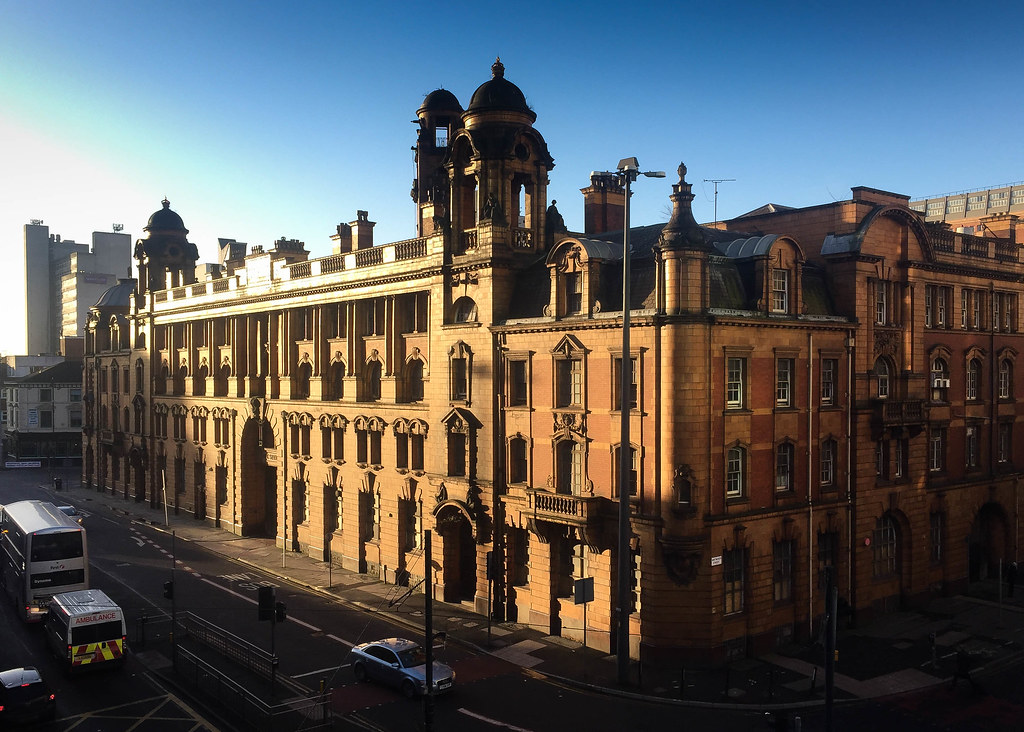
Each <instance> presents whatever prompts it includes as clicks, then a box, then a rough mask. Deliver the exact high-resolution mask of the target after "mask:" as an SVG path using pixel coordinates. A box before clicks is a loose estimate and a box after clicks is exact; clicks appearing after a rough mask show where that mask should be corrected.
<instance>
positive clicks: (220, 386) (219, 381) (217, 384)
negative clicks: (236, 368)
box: [213, 364, 231, 397]
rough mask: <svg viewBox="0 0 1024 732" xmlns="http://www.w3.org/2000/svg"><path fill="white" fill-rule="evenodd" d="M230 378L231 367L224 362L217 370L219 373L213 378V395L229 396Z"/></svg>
mask: <svg viewBox="0 0 1024 732" xmlns="http://www.w3.org/2000/svg"><path fill="white" fill-rule="evenodd" d="M230 379H231V367H230V366H228V365H227V364H224V365H223V366H221V367H220V368H219V369H218V370H217V375H216V376H215V377H214V379H213V395H214V396H219V397H223V396H227V395H228V382H229V381H230Z"/></svg>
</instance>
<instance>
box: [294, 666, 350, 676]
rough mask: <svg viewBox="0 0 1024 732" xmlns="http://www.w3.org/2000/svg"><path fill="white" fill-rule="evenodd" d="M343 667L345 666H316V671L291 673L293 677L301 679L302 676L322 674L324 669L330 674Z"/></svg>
mask: <svg viewBox="0 0 1024 732" xmlns="http://www.w3.org/2000/svg"><path fill="white" fill-rule="evenodd" d="M343 668H345V666H328V667H327V668H318V669H317V670H316V671H307V672H306V673H304V674H291V677H292V678H293V679H301V678H302V677H303V676H312V675H313V674H322V673H324V672H325V671H326V672H330V673H332V674H334V673H337V672H338V671H339V670H341V669H343Z"/></svg>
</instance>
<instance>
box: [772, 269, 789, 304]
mask: <svg viewBox="0 0 1024 732" xmlns="http://www.w3.org/2000/svg"><path fill="white" fill-rule="evenodd" d="M772 312H773V313H788V312H789V272H788V271H787V270H784V269H773V270H772Z"/></svg>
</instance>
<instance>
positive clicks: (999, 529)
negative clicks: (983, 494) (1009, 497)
mask: <svg viewBox="0 0 1024 732" xmlns="http://www.w3.org/2000/svg"><path fill="white" fill-rule="evenodd" d="M1011 536H1012V534H1011V532H1010V523H1009V520H1008V518H1007V516H1006V510H1005V509H1004V508H1003V507H1002V506H1000V505H999V504H998V503H986V504H984V505H983V506H982V507H981V508H979V509H978V513H977V514H975V517H974V522H973V523H972V524H971V534H970V537H969V538H968V548H967V563H968V571H969V579H970V581H971V582H977V581H979V580H984V579H988V578H990V577H998V576H999V560H1000V559H1002V560H1003V561H1004V562H1005V561H1007V559H1008V557H1012V556H1013V542H1012V541H1011Z"/></svg>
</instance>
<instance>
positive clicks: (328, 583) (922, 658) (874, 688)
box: [43, 481, 1024, 709]
mask: <svg viewBox="0 0 1024 732" xmlns="http://www.w3.org/2000/svg"><path fill="white" fill-rule="evenodd" d="M75 483H76V484H77V481H75ZM65 485H66V486H67V483H65ZM43 487H44V488H47V489H48V490H50V491H51V493H52V494H53V500H54V501H55V502H56V503H58V504H64V503H71V504H74V505H76V506H78V507H79V508H80V510H83V511H85V512H86V513H102V512H104V511H114V512H117V513H120V514H122V515H127V516H129V517H131V518H132V519H133V520H136V521H139V522H142V523H145V524H149V525H150V526H152V527H155V528H157V529H159V530H163V531H170V530H173V531H174V532H175V535H176V537H177V538H178V539H183V540H186V541H191V542H196V543H198V544H202V545H203V546H204V547H205V548H207V549H210V550H211V551H214V552H217V553H219V554H221V555H223V556H226V557H230V558H232V559H235V560H237V561H239V562H243V563H246V564H250V565H252V566H254V567H258V568H259V569H261V570H263V571H265V572H268V573H270V574H273V575H276V576H279V577H282V578H284V579H287V580H289V581H291V582H294V583H297V584H299V585H303V586H305V587H308V588H310V589H312V590H315V591H317V592H321V593H325V594H330V595H332V596H334V597H336V598H337V599H338V600H340V601H342V602H345V603H349V604H352V605H356V606H359V607H362V608H365V609H366V610H368V611H371V612H375V613H378V614H382V615H386V616H389V617H390V618H392V619H394V620H396V621H398V622H400V623H403V624H406V625H407V626H409V627H410V629H415V628H417V627H418V628H420V629H422V627H423V618H424V614H423V609H424V599H425V597H424V595H423V594H422V593H421V592H417V593H414V594H408V588H405V587H399V586H395V585H388V584H385V583H383V582H380V581H377V580H374V579H371V578H369V577H367V576H366V575H360V574H356V573H353V572H350V571H347V570H343V569H341V568H339V567H331V566H329V565H328V564H327V563H325V562H320V561H317V560H315V559H311V558H310V557H308V556H306V555H303V554H297V553H294V552H289V553H287V554H286V555H284V556H282V555H283V553H282V551H281V549H280V548H279V547H276V546H275V545H274V542H273V541H272V540H270V539H261V538H242V537H238V536H235V535H233V534H230V533H228V532H225V531H222V530H220V529H216V528H213V527H211V526H208V525H207V524H206V523H204V522H202V521H198V520H196V519H194V518H193V517H192V516H191V514H186V513H185V512H182V513H180V514H179V515H175V514H174V512H173V510H171V511H170V512H169V519H170V527H169V528H168V527H165V526H164V512H163V508H159V509H153V508H150V507H149V505H148V503H136V502H134V501H132V500H125V499H124V498H123V497H122V496H112V495H110V494H109V493H100V492H96V491H88V490H83V489H80V488H73V487H72V488H70V489H69V488H65V490H63V491H60V492H54V491H53V490H52V487H51V486H43ZM87 523H88V520H87ZM1004 591H1005V589H1004ZM971 592H972V596H970V597H968V596H963V595H961V596H956V597H947V598H939V599H936V600H933V601H932V602H931V603H929V604H928V606H927V607H926V608H924V609H922V610H917V611H902V612H897V613H892V614H890V615H886V616H884V617H882V618H880V619H879V620H877V621H876V622H873V623H871V624H870V625H867V626H865V627H862V628H857V629H855V630H847V631H841V632H840V634H839V637H838V640H837V648H838V652H839V662H838V664H837V665H836V668H835V698H836V700H837V701H842V700H844V699H857V698H861V699H863V698H873V697H880V696H888V695H891V694H899V693H902V692H908V691H914V690H917V689H922V688H926V687H929V686H934V685H937V684H941V683H949V680H950V677H951V676H952V674H953V671H954V670H955V653H956V649H957V648H958V647H963V648H964V649H965V650H966V651H967V652H968V653H969V654H970V655H971V658H972V660H973V663H974V668H973V673H975V674H982V675H983V674H985V673H991V672H994V671H995V670H997V669H998V668H1000V667H1001V666H1005V665H1007V664H1009V663H1011V662H1013V661H1014V660H1016V659H1017V658H1019V657H1020V656H1021V655H1022V653H1024V652H1022V648H1024V588H1018V590H1017V592H1016V596H1015V597H1014V598H1006V597H1003V598H1002V599H1001V601H1000V598H999V585H998V583H997V582H995V581H994V580H992V581H989V582H988V583H976V584H974V585H972V586H971ZM433 623H434V630H435V631H445V632H447V634H448V640H449V641H453V642H457V643H463V644H467V645H470V646H473V647H475V648H477V649H479V650H481V651H484V652H487V653H490V654H492V655H493V656H496V657H498V658H502V659H505V660H507V661H509V662H511V663H514V664H516V665H519V666H521V667H523V668H527V669H530V670H531V671H532V672H536V673H541V674H544V675H546V676H550V677H555V678H559V679H562V680H564V681H566V682H568V683H572V684H576V685H586V686H590V687H595V688H600V689H604V690H606V691H608V692H609V693H616V694H623V695H641V696H644V697H654V698H661V699H664V700H665V701H666V702H669V701H670V700H671V703H676V704H686V705H691V706H715V707H726V706H727V707H743V708H751V707H765V708H769V707H776V706H781V707H786V708H790V709H797V708H801V707H805V706H815V705H819V704H821V703H822V700H823V698H824V689H823V686H824V678H825V674H824V668H823V666H822V664H823V649H822V648H821V646H817V647H794V648H792V649H789V650H787V651H786V652H785V653H774V654H770V655H768V656H764V657H762V658H757V659H743V660H740V661H736V662H733V663H731V664H730V665H729V666H728V667H727V668H721V669H702V668H682V667H677V668H668V667H663V666H659V667H656V666H654V665H652V664H643V665H642V666H641V665H639V664H637V663H636V662H633V663H632V664H631V669H630V670H631V674H632V683H631V684H630V685H628V686H622V685H620V684H619V683H618V679H617V664H616V658H615V656H614V655H607V654H603V653H600V652H597V651H595V650H593V649H589V648H586V649H585V648H583V647H582V646H581V644H579V643H576V642H573V641H569V640H566V639H563V638H561V637H556V636H549V635H547V634H545V633H544V632H541V631H540V630H538V629H536V628H532V627H530V626H528V625H524V624H519V623H492V624H491V625H490V627H488V623H487V620H486V619H485V618H483V617H482V616H480V615H478V614H476V613H473V612H471V610H470V608H468V607H464V606H462V605H453V604H449V603H444V602H440V601H436V600H435V604H434V619H433ZM420 632H422V630H421V631H420ZM931 634H934V650H933V643H932V639H931V638H932V636H931Z"/></svg>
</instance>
